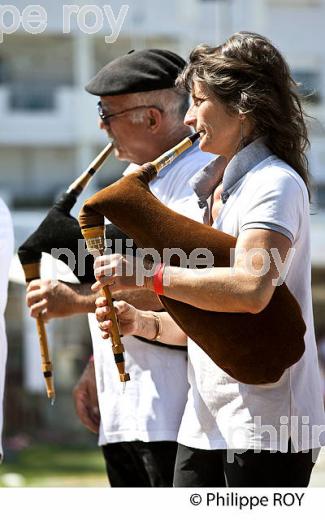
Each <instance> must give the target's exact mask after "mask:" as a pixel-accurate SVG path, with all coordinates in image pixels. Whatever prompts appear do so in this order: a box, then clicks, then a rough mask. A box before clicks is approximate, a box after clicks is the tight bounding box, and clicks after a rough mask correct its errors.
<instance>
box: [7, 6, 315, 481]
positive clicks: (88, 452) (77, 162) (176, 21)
mask: <svg viewBox="0 0 325 520" xmlns="http://www.w3.org/2000/svg"><path fill="white" fill-rule="evenodd" d="M70 4H72V2H61V1H58V0H56V1H55V2H53V1H51V0H48V1H44V0H43V1H41V0H38V2H37V5H38V6H42V7H43V8H44V9H45V11H46V14H47V21H46V22H47V24H46V29H45V30H44V32H42V33H41V34H30V33H29V32H28V31H26V30H25V29H24V27H23V26H22V25H20V27H19V28H17V29H15V30H14V31H12V34H3V42H2V43H0V112H1V125H0V163H1V175H0V196H1V197H2V198H3V199H4V200H5V202H6V203H7V205H8V206H9V208H10V210H11V212H12V217H13V222H14V227H15V240H16V249H17V246H18V245H20V244H21V243H22V242H23V241H24V240H25V239H26V238H27V237H28V236H29V235H30V233H31V232H32V231H34V230H35V228H36V227H37V226H38V224H39V223H40V222H41V220H42V219H43V217H44V216H45V214H46V212H47V210H48V209H49V207H50V206H51V205H52V203H53V202H54V200H55V199H56V198H57V196H58V194H59V193H60V192H62V191H64V190H65V189H66V188H67V187H68V186H69V184H70V183H71V182H72V180H73V179H74V178H75V177H77V176H78V175H79V174H80V173H81V172H82V171H83V170H84V169H85V168H86V167H87V165H88V164H89V163H90V162H91V160H92V159H93V158H94V157H95V156H96V155H97V154H98V152H99V151H100V150H101V149H102V148H103V146H104V145H105V135H104V134H103V132H101V131H100V130H99V129H98V128H97V111H96V102H97V99H96V98H94V97H93V96H90V95H89V94H87V93H85V92H84V90H83V87H84V85H85V84H86V83H87V81H88V80H89V79H90V78H91V77H92V76H93V75H94V74H95V73H96V72H97V71H98V70H99V69H100V68H101V67H102V66H103V65H105V64H106V63H107V62H108V61H110V60H112V59H114V58H115V57H117V56H120V55H122V54H125V53H127V52H128V51H129V50H131V49H136V50H140V49H143V48H148V47H160V48H165V49H170V50H173V51H175V52H177V53H179V54H181V55H183V57H185V58H186V56H187V55H188V53H189V51H190V50H191V49H192V48H193V47H194V46H195V45H196V44H198V43H201V42H205V43H209V44H213V45H216V44H218V43H221V42H222V41H223V40H225V39H226V38H227V37H228V36H229V35H231V34H232V33H233V32H235V31H238V30H250V31H256V32H259V33H261V34H263V35H265V36H267V37H269V38H270V39H271V40H272V42H273V43H274V44H275V45H276V46H277V47H278V48H279V49H280V50H281V52H282V53H283V54H284V55H285V56H286V58H287V60H288V62H289V65H290V67H291V69H292V72H293V76H294V77H295V79H296V80H297V81H298V82H299V83H300V84H301V87H300V88H301V92H302V93H303V94H305V95H307V100H306V103H305V109H306V111H307V113H308V114H309V115H310V116H312V117H311V118H310V119H309V127H310V140H311V150H310V154H309V160H310V166H311V172H312V175H313V179H314V194H313V204H312V209H311V229H312V263H313V273H312V274H313V297H314V316H315V328H316V335H317V341H318V348H319V355H320V361H321V370H322V372H323V380H324V381H325V31H324V27H325V0H164V2H159V1H155V0H134V1H133V0H132V1H128V2H126V3H125V4H122V2H121V1H116V0H111V1H110V2H107V0H106V1H104V0H98V1H97V2H96V6H95V10H94V9H93V10H92V8H94V5H88V4H87V2H85V1H79V2H73V4H74V5H77V6H79V15H80V16H79V18H78V16H77V14H78V12H77V13H76V14H72V15H71V17H70V21H71V24H70V27H69V28H68V29H69V30H67V26H66V24H65V22H66V20H64V16H63V7H64V6H68V5H70ZM12 5H14V7H15V8H16V9H18V10H19V12H20V13H22V12H23V9H24V8H26V7H27V6H29V5H30V4H29V3H28V2H26V1H23V0H14V1H13V3H12ZM105 5H106V6H107V5H109V6H110V7H111V11H112V13H113V14H114V16H115V19H117V18H118V15H119V13H121V20H122V19H123V20H122V21H123V23H121V30H120V32H119V34H115V35H112V27H111V26H110V24H109V19H108V18H107V16H105V14H103V15H102V17H100V16H99V10H102V9H103V6H105ZM123 5H124V6H127V7H122V6H123ZM121 9H122V11H121ZM77 11H78V9H77ZM103 13H105V12H104V11H103ZM81 14H82V15H83V16H81ZM122 15H123V16H124V18H123V16H122ZM81 22H82V24H81ZM2 23H3V25H5V26H7V27H9V26H10V25H11V24H12V23H13V17H12V14H10V13H7V14H6V15H5V16H4V17H3V19H2ZM63 29H65V32H64V31H63ZM3 32H5V31H4V30H3ZM8 32H10V31H9V30H8ZM87 33H88V34H87ZM111 35H112V36H111ZM105 36H106V37H109V36H111V37H110V38H108V39H111V40H113V39H114V37H115V41H111V42H110V43H109V42H108V43H107V42H106V41H105ZM124 168H125V164H122V163H118V162H117V161H115V160H114V159H109V160H108V161H107V163H106V164H105V166H104V167H103V170H102V171H101V172H100V173H99V174H98V175H97V177H95V178H94V179H93V181H92V184H91V187H90V188H88V189H87V191H86V193H85V194H83V195H82V197H81V199H82V200H84V199H85V198H86V197H87V196H89V195H90V194H91V193H93V192H95V191H97V190H98V189H100V188H102V187H103V186H106V185H107V184H109V183H110V182H113V181H114V180H116V178H118V176H119V174H120V172H121V171H122V170H123V169H124ZM81 202H82V201H80V202H79V204H77V206H76V207H75V208H74V210H73V214H75V215H76V214H77V212H78V209H79V207H80V204H81ZM44 264H45V265H44V266H43V273H44V275H45V276H46V275H47V276H48V273H49V271H48V266H47V265H46V260H45V262H44ZM68 278H69V277H68ZM6 322H7V335H8V347H9V353H8V363H7V380H6V395H5V431H4V448H5V463H4V465H2V467H1V468H0V486H15V485H17V486H19V485H26V486H29V485H37V486H42V485H44V486H55V485H76V486H78V485H80V486H84V485H85V486H86V485H89V486H92V485H97V486H99V485H106V476H105V473H104V466H103V462H102V460H101V456H100V453H99V450H98V449H97V448H96V442H97V439H96V436H94V435H91V434H90V433H88V432H87V431H86V430H85V429H84V428H83V427H82V426H81V424H80V423H79V421H78V419H77V416H76V415H75V412H74V408H73V402H72V397H71V391H72V388H73V386H74V384H75V383H76V381H77V379H78V377H79V375H80V373H81V371H82V370H83V367H84V365H85V364H86V362H87V359H88V356H89V354H90V352H91V343H90V336H89V331H88V325H87V319H86V317H84V316H81V317H77V318H71V319H66V320H55V321H53V322H52V323H50V324H49V325H48V326H47V330H48V336H49V342H50V345H51V348H52V351H51V355H52V359H53V362H54V366H55V384H56V390H57V394H58V397H57V401H56V403H55V406H54V407H51V406H50V405H49V403H48V401H47V398H46V395H45V390H44V383H43V377H42V374H41V371H40V359H39V347H38V339H37V335H36V328H35V323H34V321H33V320H32V319H31V318H30V317H29V315H28V311H27V309H26V306H25V287H24V277H23V273H22V270H21V269H20V267H19V263H18V261H17V259H14V261H13V264H12V269H11V275H10V285H9V300H8V306H7V311H6ZM324 395H325V383H324ZM312 485H315V486H322V485H325V462H324V458H323V457H321V458H320V459H319V462H318V464H317V468H316V471H315V472H314V476H313V480H312Z"/></svg>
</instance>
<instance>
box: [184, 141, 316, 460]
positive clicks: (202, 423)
mask: <svg viewBox="0 0 325 520" xmlns="http://www.w3.org/2000/svg"><path fill="white" fill-rule="evenodd" d="M230 179H231V180H230ZM225 185H228V188H229V189H225ZM223 189H224V193H226V194H227V196H228V199H227V201H226V203H225V204H224V205H223V207H222V210H221V212H220V213H219V215H218V218H217V220H216V221H215V222H214V224H213V225H214V227H216V228H218V229H220V230H222V231H224V232H226V233H228V234H230V235H233V236H238V235H239V234H240V233H241V232H242V231H243V230H246V229H256V228H262V229H269V230H275V231H278V232H280V233H283V234H284V235H286V236H287V237H288V238H289V239H290V240H291V241H292V247H293V248H295V254H294V256H293V259H292V262H291V265H290V267H289V270H288V274H287V276H286V278H285V282H286V284H287V286H288V288H289V289H290V291H291V292H292V294H293V295H294V296H295V297H296V299H297V300H298V302H299V304H300V306H301V309H302V314H303V317H304V320H305V323H306V326H307V331H306V334H305V352H304V354H303V356H302V358H301V359H300V360H299V361H298V362H297V363H296V364H295V365H293V366H291V367H290V368H289V369H287V370H286V371H285V372H284V374H283V375H282V377H281V378H280V379H279V381H277V382H276V383H273V384H265V385H247V384H243V383H240V382H238V381H236V380H235V379H233V378H232V377H231V376H229V375H228V374H227V373H226V372H224V371H223V370H222V369H221V368H220V367H218V366H217V365H216V364H214V363H213V362H212V361H211V359H210V358H209V357H208V356H207V355H206V354H205V353H204V352H203V351H202V350H201V349H200V348H199V347H198V346H197V345H196V344H195V343H194V342H193V341H192V340H190V339H189V345H188V355H189V382H190V391H189V398H188V401H187V404H186V408H185V412H184V416H183V419H182V423H181V427H180V431H179V435H178V442H180V443H181V444H184V445H186V446H190V447H194V448H200V449H225V448H230V449H238V450H240V449H271V450H272V449H277V450H281V451H286V449H287V445H288V439H289V438H290V437H291V441H292V444H293V447H294V449H295V450H296V451H300V450H303V449H308V448H316V447H319V446H321V445H322V444H325V442H324V441H325V439H324V431H325V426H324V425H325V421H324V408H323V402H322V391H321V382H320V375H319V367H318V360H317V350H316V342H315V336H314V324H313V313H312V298H311V276H310V272H311V267H310V264H311V259H310V243H309V242H310V239H309V202H308V193H307V189H306V186H305V184H304V182H303V181H302V179H301V177H300V176H299V175H298V174H297V173H296V172H295V171H294V170H293V169H292V168H290V167H289V166H288V165H287V164H286V163H284V162H283V161H281V160H280V159H278V158H277V157H276V156H274V155H271V152H269V151H268V150H267V148H266V147H265V146H264V144H263V142H261V141H260V140H257V141H255V142H254V143H252V144H251V145H249V146H248V147H246V148H245V149H244V150H242V151H241V152H240V153H239V154H238V156H237V158H236V159H235V160H233V161H231V162H230V163H229V165H228V167H227V169H226V170H225V174H224V178H223ZM197 202H198V199H197V195H195V196H194V197H193V199H192V207H193V211H194V213H196V214H197V213H198V209H197ZM193 204H194V206H193ZM195 205H196V207H195ZM188 211H189V210H188ZM194 213H193V214H194ZM201 215H202V210H201ZM275 326H276V324H275ZM243 333H244V331H243ZM262 347H263V345H261V348H262ZM321 432H323V435H320V433H321Z"/></svg>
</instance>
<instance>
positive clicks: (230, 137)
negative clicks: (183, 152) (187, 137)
mask: <svg viewBox="0 0 325 520" xmlns="http://www.w3.org/2000/svg"><path fill="white" fill-rule="evenodd" d="M184 123H185V124H186V125H189V126H193V127H194V128H195V130H196V132H200V149H201V150H202V151H203V152H210V153H214V154H217V155H223V156H224V157H226V159H227V162H229V161H230V159H231V158H232V157H233V156H234V155H235V153H236V152H237V151H238V150H239V149H240V144H241V143H240V141H241V137H242V134H241V126H242V133H243V137H247V135H248V133H247V130H248V128H247V123H248V121H247V120H246V119H244V116H242V115H239V114H235V113H234V114H233V113H230V112H229V110H227V109H226V107H225V105H224V104H223V103H221V102H220V101H218V100H217V99H216V98H215V97H212V95H211V94H210V93H209V91H208V90H207V88H206V87H205V86H204V84H203V83H202V82H199V81H194V83H193V89H192V103H191V106H190V108H189V109H188V111H187V114H186V116H185V119H184Z"/></svg>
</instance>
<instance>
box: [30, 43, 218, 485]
mask: <svg viewBox="0 0 325 520" xmlns="http://www.w3.org/2000/svg"><path fill="white" fill-rule="evenodd" d="M184 65H185V62H184V60H183V59H182V58H180V57H179V56H178V55H176V54H174V53H173V52H170V51H167V50H161V49H148V50H143V51H138V52H131V53H129V54H127V55H125V56H122V57H120V58H117V59H115V60H113V61H112V62H110V63H108V64H107V65H106V66H105V67H104V68H103V69H102V70H100V71H99V73H98V74H97V75H96V76H95V77H94V78H93V79H92V80H91V81H90V82H89V83H88V85H87V86H86V90H87V91H88V92H89V93H90V94H93V95H96V96H99V97H100V101H99V103H98V111H99V116H100V127H101V128H102V129H103V130H105V131H106V132H107V134H108V136H109V138H111V139H112V140H113V143H114V150H115V155H116V157H117V158H118V159H120V160H125V161H129V162H131V163H134V164H135V165H140V164H143V163H145V162H148V161H152V160H154V159H156V158H157V157H158V156H159V155H161V154H162V153H163V152H165V151H167V150H168V149H170V148H172V147H173V146H175V145H176V144H177V143H178V142H179V141H181V140H182V139H183V138H184V137H186V136H187V135H188V134H189V129H188V128H187V127H185V126H184V124H183V118H184V115H185V113H186V110H187V107H188V97H187V94H186V93H185V92H180V91H178V90H177V89H175V87H174V84H175V80H176V77H177V76H178V74H179V73H180V72H181V70H182V69H183V67H184ZM210 158H211V156H210V155H209V154H203V153H202V152H201V151H200V150H199V147H198V145H194V146H193V147H192V148H191V149H189V150H187V151H186V152H185V153H184V154H183V155H182V156H180V157H179V158H177V159H176V160H175V161H174V163H173V164H171V165H169V166H167V167H166V168H164V169H163V170H162V171H161V172H160V173H159V174H158V176H157V178H156V179H155V180H154V181H152V182H151V184H150V188H151V190H152V192H153V193H154V194H155V195H156V196H157V197H158V198H159V199H160V200H161V201H162V202H164V203H165V204H166V205H168V206H169V207H171V208H172V209H174V210H175V211H178V204H180V201H181V200H182V199H184V198H185V197H188V196H189V195H191V193H192V189H191V188H190V186H189V185H188V180H189V179H190V178H191V177H192V176H193V175H194V173H196V172H197V171H198V170H199V169H200V168H202V167H203V166H204V165H205V164H206V163H207V162H208V161H209V160H210ZM128 170H129V169H128ZM135 218H136V215H135ZM139 293H140V291H134V292H126V291H123V292H118V293H117V292H114V291H113V296H114V298H115V299H117V300H124V301H127V302H129V303H132V304H133V305H135V306H136V307H138V308H139V309H142V310H144V311H145V310H156V311H158V310H160V308H161V305H160V302H159V301H158V299H156V297H155V296H152V293H151V292H149V291H148V293H147V294H145V293H144V291H141V294H139ZM94 300H95V297H94V296H93V295H88V294H87V295H86V296H82V295H81V294H80V290H76V291H74V290H73V289H72V288H71V287H67V286H66V285H65V284H63V283H59V284H57V285H55V287H54V288H52V286H51V284H50V283H48V282H47V283H46V282H38V285H34V286H33V288H32V289H31V290H30V291H29V294H28V299H27V301H28V305H29V306H30V307H31V314H32V315H33V316H35V317H36V316H37V315H38V314H39V312H40V311H43V313H44V312H45V314H46V315H47V318H52V317H57V316H62V315H64V316H67V315H68V314H72V313H74V312H90V313H93V312H94V310H95V305H94ZM89 323H90V329H91V334H92V340H93V349H94V358H93V360H90V362H89V364H88V365H87V367H86V369H85V371H84V373H83V375H82V376H81V379H80V381H79V383H78V384H77V386H76V388H75V390H74V398H75V404H76V409H77V413H78V415H79V417H80V419H81V421H82V422H83V423H84V424H85V425H86V426H87V427H88V428H89V429H90V430H92V431H94V432H98V431H99V445H100V446H102V449H103V454H104V457H105V461H106V468H107V473H108V477H109V480H110V483H111V486H114V487H116V486H119V487H136V486H139V487H140V486H141V487H149V486H171V485H172V482H173V470H174V462H175V456H176V449H177V444H176V442H175V441H176V438H177V433H178V428H179V424H180V420H181V417H182V413H183V410H184V406H185V402H186V397H187V391H188V383H187V360H186V352H185V350H184V348H177V347H170V346H169V347H166V345H162V344H159V341H157V340H158V336H159V330H158V331H157V334H155V337H153V338H152V340H151V342H145V341H143V340H142V339H139V338H136V337H133V336H127V337H124V338H123V344H124V347H125V350H126V371H127V372H129V373H130V376H131V381H130V382H128V383H127V384H126V387H125V389H123V385H121V383H120V381H119V379H118V377H117V372H116V366H115V364H114V360H113V356H112V352H111V349H110V347H109V344H108V342H109V341H110V340H103V339H102V338H101V334H100V330H99V329H98V324H97V321H96V319H95V316H94V314H89ZM95 375H96V382H97V390H96V386H95ZM96 394H97V395H96ZM97 398H98V401H97ZM97 406H99V412H100V415H99V413H98V408H97Z"/></svg>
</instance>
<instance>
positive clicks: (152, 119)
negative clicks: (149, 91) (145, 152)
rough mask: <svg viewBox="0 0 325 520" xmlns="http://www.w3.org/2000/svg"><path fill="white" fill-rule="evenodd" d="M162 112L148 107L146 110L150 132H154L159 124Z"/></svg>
mask: <svg viewBox="0 0 325 520" xmlns="http://www.w3.org/2000/svg"><path fill="white" fill-rule="evenodd" d="M161 120H162V113H161V112H160V110H158V109H157V108H154V107H152V108H149V110H148V119H147V121H148V128H149V129H150V131H151V132H152V133H156V132H157V131H158V130H159V128H160V125H161Z"/></svg>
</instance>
